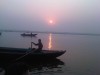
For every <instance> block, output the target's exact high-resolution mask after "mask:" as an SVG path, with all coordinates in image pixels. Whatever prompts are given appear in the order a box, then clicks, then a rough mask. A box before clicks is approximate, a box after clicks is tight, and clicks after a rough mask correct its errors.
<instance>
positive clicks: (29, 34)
mask: <svg viewBox="0 0 100 75" xmlns="http://www.w3.org/2000/svg"><path fill="white" fill-rule="evenodd" d="M21 35H22V36H36V35H37V34H33V33H23V34H21Z"/></svg>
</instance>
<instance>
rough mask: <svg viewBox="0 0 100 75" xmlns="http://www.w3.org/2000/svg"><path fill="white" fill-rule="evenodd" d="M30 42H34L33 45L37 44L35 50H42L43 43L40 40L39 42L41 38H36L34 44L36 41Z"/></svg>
mask: <svg viewBox="0 0 100 75" xmlns="http://www.w3.org/2000/svg"><path fill="white" fill-rule="evenodd" d="M32 44H34V45H36V46H38V48H37V50H36V52H37V51H38V52H40V51H42V48H43V44H42V42H41V39H38V43H37V44H36V43H34V42H32Z"/></svg>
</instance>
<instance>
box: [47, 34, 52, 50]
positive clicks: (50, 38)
mask: <svg viewBox="0 0 100 75" xmlns="http://www.w3.org/2000/svg"><path fill="white" fill-rule="evenodd" d="M48 48H49V50H51V48H52V34H49V45H48Z"/></svg>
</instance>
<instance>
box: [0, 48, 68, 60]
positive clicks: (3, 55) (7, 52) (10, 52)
mask: <svg viewBox="0 0 100 75" xmlns="http://www.w3.org/2000/svg"><path fill="white" fill-rule="evenodd" d="M35 51H36V49H31V48H10V47H0V59H1V60H3V59H4V60H14V59H16V60H19V59H24V60H33V59H36V60H37V59H38V60H41V59H55V58H57V57H59V56H61V55H62V54H64V53H65V52H66V50H42V51H41V52H35Z"/></svg>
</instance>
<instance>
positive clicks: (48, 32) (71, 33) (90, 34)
mask: <svg viewBox="0 0 100 75" xmlns="http://www.w3.org/2000/svg"><path fill="white" fill-rule="evenodd" d="M0 32H29V33H30V32H32V33H46V34H50V33H51V34H64V35H89V36H100V34H94V33H75V32H51V31H29V30H0Z"/></svg>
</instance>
